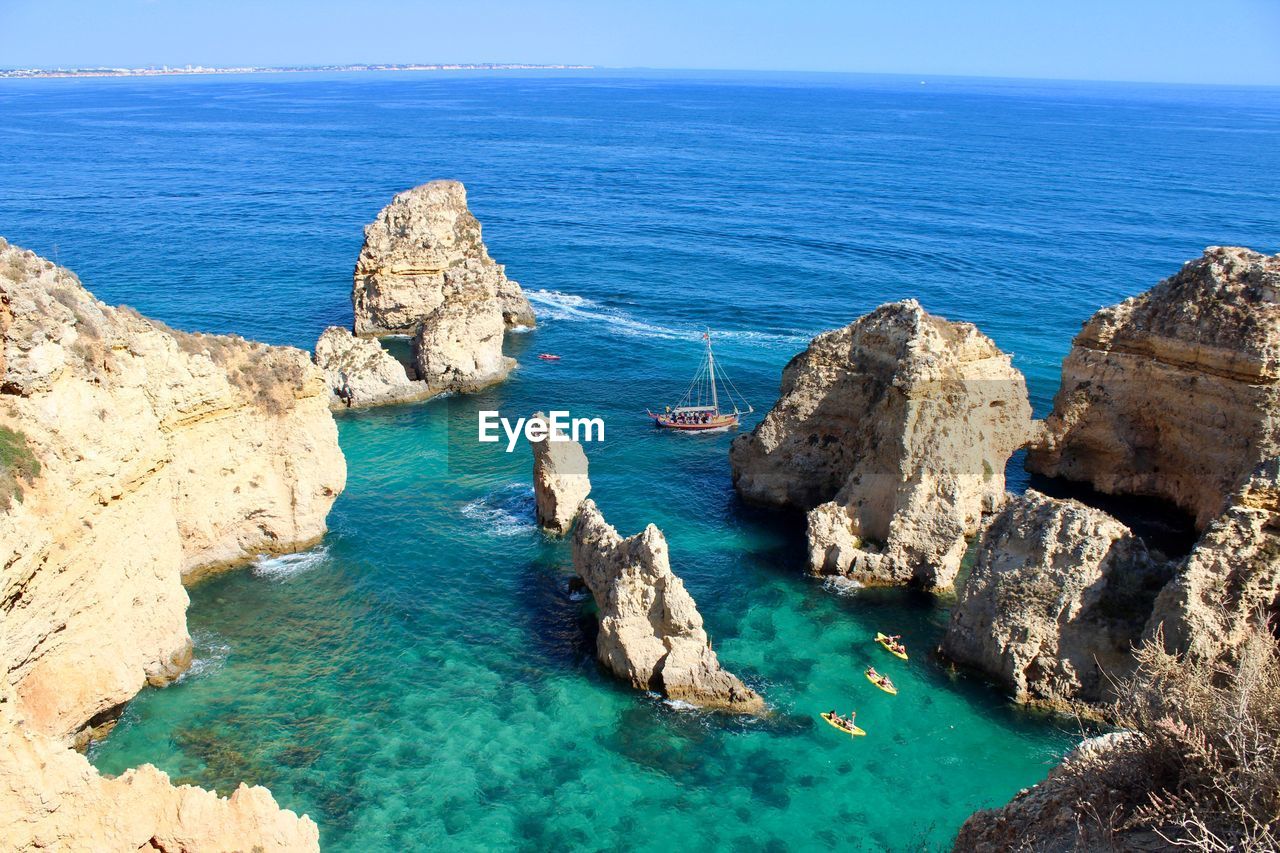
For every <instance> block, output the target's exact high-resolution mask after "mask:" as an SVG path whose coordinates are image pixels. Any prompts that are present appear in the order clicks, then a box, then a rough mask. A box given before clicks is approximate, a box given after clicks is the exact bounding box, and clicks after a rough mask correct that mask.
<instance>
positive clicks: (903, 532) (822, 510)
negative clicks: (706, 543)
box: [730, 300, 1031, 588]
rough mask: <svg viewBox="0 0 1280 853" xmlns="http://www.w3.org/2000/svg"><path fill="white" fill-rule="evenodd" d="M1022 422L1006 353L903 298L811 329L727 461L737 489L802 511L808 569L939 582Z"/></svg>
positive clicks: (1025, 418)
mask: <svg viewBox="0 0 1280 853" xmlns="http://www.w3.org/2000/svg"><path fill="white" fill-rule="evenodd" d="M1030 425H1031V409H1030V405H1029V403H1028V401H1027V391H1026V383H1025V381H1024V380H1023V378H1022V374H1020V373H1019V372H1018V371H1017V370H1015V369H1014V368H1013V367H1012V365H1011V364H1010V359H1009V356H1007V355H1005V354H1004V353H1002V352H1000V350H999V349H998V348H997V347H996V346H995V344H994V343H992V341H991V340H990V339H989V338H987V337H986V336H985V335H983V334H982V333H981V332H979V331H978V330H977V328H976V327H974V326H973V325H971V324H969V323H953V322H949V321H947V320H944V319H941V318H939V317H934V316H932V315H930V314H928V313H927V312H925V311H924V309H923V308H921V307H920V305H919V303H917V302H915V301H914V300H908V301H906V302H897V303H892V304H889V305H883V306H881V307H880V308H877V309H876V310H875V311H873V312H872V313H870V314H868V315H866V316H865V317H862V318H861V319H859V320H857V321H856V322H854V323H852V324H851V325H849V326H846V327H845V328H843V329H837V330H835V331H832V332H826V333H824V334H822V335H819V336H818V337H816V338H814V340H813V341H812V343H810V345H809V348H808V349H807V350H805V351H804V352H803V353H801V354H800V355H798V356H797V357H796V358H794V359H792V361H791V363H790V364H788V365H787V367H786V370H785V371H784V372H783V377H782V390H781V396H780V399H779V400H778V402H777V403H776V404H775V405H774V407H773V409H772V410H770V412H769V413H768V414H767V415H766V416H765V418H764V420H763V421H762V422H761V423H760V424H759V425H758V426H757V427H756V428H755V430H753V431H752V432H751V433H750V434H749V435H745V436H741V437H739V438H738V439H736V440H735V441H734V443H733V446H732V448H731V451H730V461H731V463H732V466H733V479H734V485H735V486H736V488H737V489H738V491H739V493H741V494H742V496H743V497H744V498H746V499H748V500H752V501H756V502H761V503H769V504H775V505H780V506H791V507H795V508H799V509H805V510H808V511H809V513H808V541H809V562H810V567H811V569H812V571H814V572H818V573H823V574H842V575H847V576H851V577H854V578H857V579H859V580H862V581H867V582H873V583H906V582H916V583H920V584H921V585H923V586H926V587H930V588H946V587H949V586H951V584H952V582H953V580H954V578H955V575H956V572H957V571H958V570H959V567H960V560H961V558H962V557H963V555H964V551H965V547H966V537H968V536H972V535H973V534H974V533H976V532H977V529H978V527H979V524H980V522H981V519H982V516H983V514H984V513H990V512H992V511H994V510H995V509H996V508H998V507H999V505H1000V504H1001V503H1002V502H1003V500H1004V469H1005V464H1006V462H1007V461H1008V459H1009V457H1010V455H1012V453H1013V452H1014V451H1015V450H1017V449H1018V447H1020V446H1021V445H1022V444H1023V443H1024V441H1026V439H1027V437H1028V431H1029V429H1030Z"/></svg>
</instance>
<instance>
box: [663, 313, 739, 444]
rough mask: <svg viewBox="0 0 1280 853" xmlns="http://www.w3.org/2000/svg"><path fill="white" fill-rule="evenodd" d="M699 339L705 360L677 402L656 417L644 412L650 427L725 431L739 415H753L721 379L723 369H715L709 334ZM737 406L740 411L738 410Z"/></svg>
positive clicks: (735, 424)
mask: <svg viewBox="0 0 1280 853" xmlns="http://www.w3.org/2000/svg"><path fill="white" fill-rule="evenodd" d="M702 339H703V340H704V341H706V342H707V355H706V358H704V359H703V360H702V364H701V365H700V366H699V368H698V372H697V373H696V374H694V377H693V381H692V382H690V383H689V389H688V390H687V391H685V392H684V396H683V397H681V398H680V402H679V403H677V404H676V405H674V406H667V408H666V411H665V412H662V413H659V414H655V413H654V412H650V411H649V410H648V409H646V410H645V411H646V412H647V413H648V415H649V417H650V418H652V419H653V423H654V426H657V427H660V428H662V429H678V430H683V431H686V432H709V431H711V430H725V429H729V428H730V427H735V426H737V425H738V420H739V418H740V417H741V416H742V415H746V414H750V413H751V412H754V411H755V409H753V408H751V404H750V403H748V402H747V401H746V400H745V399H743V397H742V394H740V393H739V392H738V389H737V388H736V387H734V384H733V382H732V381H731V380H730V379H729V377H728V376H726V375H725V373H724V370H723V368H719V367H717V366H716V357H715V353H714V352H712V350H711V330H709V329H708V330H707V331H706V332H704V333H703V335H702ZM722 402H724V403H726V404H727V405H728V406H732V407H733V410H732V411H722V410H721V403H722ZM739 403H741V404H742V408H739V405H738V404H739Z"/></svg>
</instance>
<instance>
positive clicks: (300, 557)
mask: <svg viewBox="0 0 1280 853" xmlns="http://www.w3.org/2000/svg"><path fill="white" fill-rule="evenodd" d="M328 559H329V549H328V548H317V549H316V550H314V551H303V552H302V553H300V554H281V555H280V556H279V557H266V556H260V557H257V558H255V559H254V561H253V573H254V574H255V575H257V576H258V577H260V578H270V579H271V580H274V581H286V580H288V579H289V578H291V577H293V576H294V575H300V574H302V573H303V572H308V571H310V570H312V569H314V568H315V567H316V566H318V565H320V564H321V563H323V562H325V561H326V560H328Z"/></svg>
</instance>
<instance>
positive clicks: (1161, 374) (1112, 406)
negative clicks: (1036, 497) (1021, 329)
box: [1027, 246, 1280, 528]
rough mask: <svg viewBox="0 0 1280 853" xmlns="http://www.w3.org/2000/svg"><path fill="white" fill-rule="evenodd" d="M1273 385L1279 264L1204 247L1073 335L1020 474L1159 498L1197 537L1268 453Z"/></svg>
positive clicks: (1279, 349)
mask: <svg viewBox="0 0 1280 853" xmlns="http://www.w3.org/2000/svg"><path fill="white" fill-rule="evenodd" d="M1278 379H1280V255H1276V256H1266V255H1261V254H1258V253H1257V252H1251V251H1249V250H1248V249H1242V248H1223V247H1217V246H1213V247H1210V248H1208V249H1206V250H1205V252H1204V256H1203V257H1201V258H1199V259H1197V260H1194V261H1190V262H1188V263H1187V264H1185V265H1184V266H1183V268H1182V269H1181V270H1180V271H1179V272H1178V273H1177V274H1176V275H1174V276H1173V277H1171V278H1169V279H1166V280H1165V281H1163V282H1161V283H1160V284H1158V285H1156V286H1155V287H1154V288H1152V289H1151V290H1149V291H1147V292H1146V293H1143V294H1141V295H1140V296H1135V297H1133V298H1131V299H1126V300H1125V301H1124V302H1122V303H1120V304H1119V305H1113V306H1111V307H1109V308H1103V309H1102V310H1101V311H1099V312H1098V313H1097V314H1095V315H1094V316H1093V317H1092V318H1091V319H1090V320H1089V321H1088V322H1087V323H1085V325H1084V328H1083V329H1082V330H1081V332H1080V334H1079V335H1077V336H1076V339H1075V341H1074V343H1073V345H1072V348H1071V352H1070V354H1069V355H1068V356H1067V359H1066V361H1064V362H1063V365H1062V386H1061V388H1060V390H1059V391H1058V394H1057V397H1056V398H1055V399H1054V407H1053V413H1052V414H1051V415H1050V417H1049V419H1048V421H1047V422H1046V426H1047V429H1046V431H1045V435H1044V439H1043V442H1042V443H1041V444H1040V445H1039V446H1037V447H1035V448H1033V449H1032V451H1031V452H1030V453H1029V455H1028V458H1027V468H1028V470H1031V471H1033V472H1038V473H1041V474H1046V475H1049V476H1057V477H1065V478H1067V479H1070V480H1078V481H1083V482H1087V483H1090V484H1091V485H1092V486H1093V487H1094V488H1096V489H1098V490H1099V491H1102V492H1107V493H1111V494H1133V495H1152V496H1156V497H1161V498H1165V499H1167V500H1170V501H1172V502H1174V503H1175V504H1177V505H1178V506H1180V507H1182V508H1184V509H1185V510H1187V511H1188V512H1190V513H1191V514H1192V515H1194V516H1195V518H1196V524H1197V527H1199V528H1204V527H1205V526H1206V525H1207V524H1208V523H1209V522H1210V521H1211V520H1212V519H1213V518H1214V517H1216V516H1217V515H1218V514H1219V513H1220V512H1221V511H1222V509H1223V506H1224V502H1225V501H1226V499H1227V497H1228V496H1229V495H1230V494H1231V493H1232V492H1233V491H1235V490H1236V489H1237V488H1238V487H1239V485H1240V483H1241V481H1242V480H1243V479H1244V478H1245V477H1247V476H1248V475H1249V473H1250V472H1251V471H1252V470H1253V469H1254V468H1255V467H1256V466H1257V465H1258V464H1259V463H1260V462H1262V461H1263V460H1264V459H1266V458H1269V457H1272V456H1275V455H1277V454H1278V453H1280V385H1277V380H1278Z"/></svg>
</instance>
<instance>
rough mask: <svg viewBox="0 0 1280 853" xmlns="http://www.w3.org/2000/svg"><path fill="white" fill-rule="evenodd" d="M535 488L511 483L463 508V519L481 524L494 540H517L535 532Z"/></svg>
mask: <svg viewBox="0 0 1280 853" xmlns="http://www.w3.org/2000/svg"><path fill="white" fill-rule="evenodd" d="M534 512H535V510H534V501H533V487H532V486H528V485H525V484H524V483H508V484H507V485H505V486H503V487H501V488H499V489H494V490H493V491H492V492H489V494H487V495H485V496H484V497H482V498H476V499H475V500H473V501H471V502H470V503H468V504H466V505H465V506H463V507H462V515H463V517H465V518H469V519H471V520H472V521H478V522H480V523H481V524H482V525H483V526H484V527H485V529H486V530H488V532H489V533H491V534H493V535H495V536H518V535H520V534H522V533H529V532H531V531H533V530H535V529H536V526H535V524H534Z"/></svg>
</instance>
